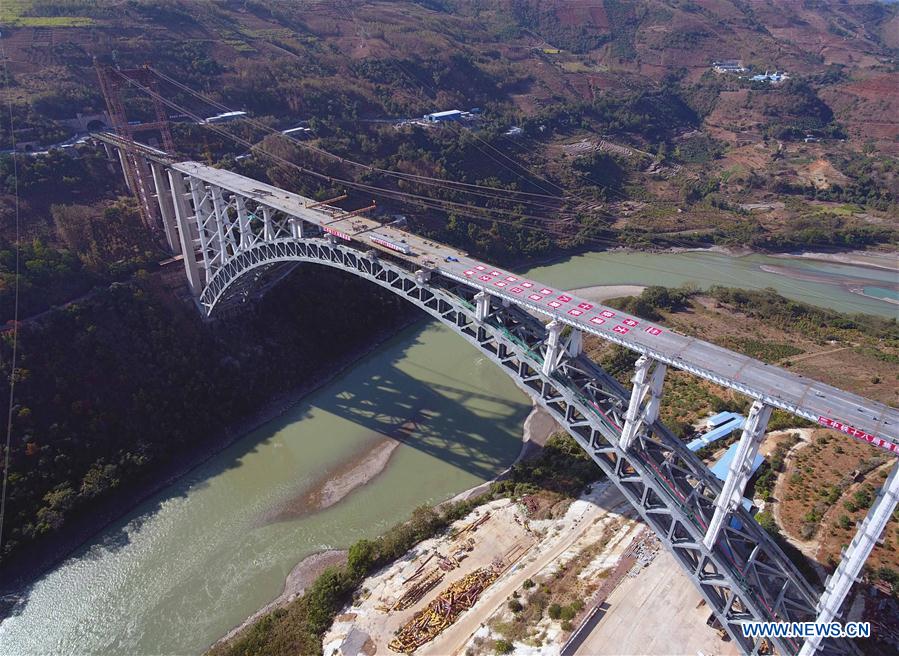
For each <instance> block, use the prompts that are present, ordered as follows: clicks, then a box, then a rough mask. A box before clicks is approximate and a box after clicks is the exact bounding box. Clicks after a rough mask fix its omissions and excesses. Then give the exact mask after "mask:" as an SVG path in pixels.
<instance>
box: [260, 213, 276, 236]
mask: <svg viewBox="0 0 899 656" xmlns="http://www.w3.org/2000/svg"><path fill="white" fill-rule="evenodd" d="M262 238H263V239H264V240H265V241H271V240H273V239H274V238H275V227H274V226H273V225H272V209H271V208H270V207H266V206H265V205H263V206H262Z"/></svg>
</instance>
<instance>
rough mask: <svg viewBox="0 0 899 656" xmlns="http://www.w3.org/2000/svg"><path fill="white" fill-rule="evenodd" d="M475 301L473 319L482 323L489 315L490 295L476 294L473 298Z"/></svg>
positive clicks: (485, 293)
mask: <svg viewBox="0 0 899 656" xmlns="http://www.w3.org/2000/svg"><path fill="white" fill-rule="evenodd" d="M474 301H475V318H476V319H477V320H478V321H481V322H484V321H486V320H487V317H488V316H489V315H490V294H488V293H487V292H478V293H477V294H475V297H474Z"/></svg>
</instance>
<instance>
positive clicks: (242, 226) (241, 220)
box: [234, 194, 253, 250]
mask: <svg viewBox="0 0 899 656" xmlns="http://www.w3.org/2000/svg"><path fill="white" fill-rule="evenodd" d="M234 204H235V206H236V207H237V229H238V230H239V231H240V250H245V249H247V248H249V247H250V246H252V245H253V232H252V230H250V215H249V213H247V204H246V201H244V198H243V196H241V195H239V194H238V195H236V196H235V197H234Z"/></svg>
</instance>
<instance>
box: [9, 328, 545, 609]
mask: <svg viewBox="0 0 899 656" xmlns="http://www.w3.org/2000/svg"><path fill="white" fill-rule="evenodd" d="M433 326H434V323H433V322H422V323H419V324H416V325H413V326H412V327H410V328H407V329H406V330H404V331H402V332H401V333H399V334H398V335H397V336H395V337H394V338H392V339H390V340H388V341H387V342H386V343H385V344H384V345H382V346H380V347H379V348H378V349H377V350H376V351H375V352H373V353H372V354H370V355H368V356H366V357H364V358H362V359H361V360H360V361H359V362H358V363H356V364H354V365H352V366H351V367H350V368H348V369H347V371H346V372H344V373H342V374H341V375H339V376H338V377H337V378H336V379H335V380H334V381H332V382H330V383H327V384H326V385H325V386H323V387H322V388H321V389H319V390H317V391H314V392H312V393H311V394H308V395H306V396H304V397H303V398H300V399H298V400H297V404H296V405H294V406H293V407H292V408H290V409H288V410H287V411H286V412H285V413H284V414H282V415H281V416H279V417H276V418H274V419H272V420H270V421H267V422H266V423H264V424H263V425H262V426H261V427H260V428H258V429H256V430H254V431H252V432H250V433H249V434H247V435H245V436H243V437H241V438H239V439H238V440H237V441H235V442H234V443H233V444H231V445H230V446H228V447H226V448H224V449H223V450H221V451H219V452H217V453H214V454H212V455H211V456H210V457H209V458H208V459H207V460H205V461H204V462H202V463H200V464H199V465H197V466H196V467H194V468H193V469H192V470H190V471H188V472H187V473H185V474H183V475H181V476H179V477H178V478H177V479H176V480H175V481H174V482H173V483H171V484H169V485H168V486H167V487H165V488H164V489H163V490H162V491H160V492H157V493H156V494H154V495H152V496H151V497H150V498H148V499H146V500H144V501H142V502H141V503H140V504H139V505H138V506H137V507H136V508H134V509H133V510H132V511H131V512H129V513H127V514H126V515H124V516H123V517H121V518H120V519H118V520H116V521H115V522H114V523H113V524H111V525H110V526H108V527H107V528H105V529H104V530H103V531H101V532H100V533H99V534H97V535H94V536H92V537H89V538H88V540H87V541H86V542H85V543H84V544H83V545H82V546H80V547H79V548H77V549H76V550H75V551H74V552H73V553H72V554H71V555H70V556H69V557H68V558H67V559H66V560H65V561H63V562H62V563H61V564H60V565H59V566H58V567H64V566H65V565H66V564H67V563H71V562H72V560H73V559H75V560H79V561H88V562H89V561H99V560H101V559H103V558H104V557H106V556H108V555H109V554H110V553H115V552H118V551H120V550H122V549H125V548H127V547H128V546H129V545H130V544H131V542H132V536H135V535H137V534H138V533H139V532H140V531H141V530H142V528H144V527H145V526H147V525H148V524H150V523H151V522H152V520H153V519H154V518H155V517H156V515H157V514H158V513H159V511H160V510H161V509H162V508H163V507H164V506H166V505H168V504H169V503H171V502H173V501H177V500H179V499H187V498H188V497H189V496H190V495H192V494H196V493H197V492H198V491H201V490H203V489H205V488H208V487H209V486H210V485H211V483H212V481H213V480H215V479H216V478H217V477H218V476H220V475H221V474H223V473H225V472H227V471H229V470H231V469H236V468H239V467H241V466H242V464H243V462H244V461H245V459H247V458H248V457H251V456H252V455H253V454H258V453H260V452H262V451H263V450H265V449H270V448H272V446H271V444H270V443H269V442H270V440H271V439H272V438H274V437H275V436H276V435H277V434H278V433H279V432H280V431H282V430H283V429H284V428H286V427H288V426H290V425H292V424H295V423H298V422H302V421H304V420H309V419H312V418H313V417H314V415H315V414H316V413H319V412H325V413H329V414H332V415H334V416H336V417H339V418H341V419H343V420H346V421H348V422H351V423H353V424H355V425H357V426H361V427H363V428H364V429H365V430H366V431H368V432H370V433H371V439H372V441H374V440H376V439H378V438H384V437H387V438H392V439H398V440H400V441H401V442H402V443H403V444H404V445H407V446H409V447H412V448H414V449H417V450H419V451H422V452H424V453H426V454H427V455H429V456H431V457H433V458H436V459H439V460H440V461H442V462H444V463H447V464H449V465H451V466H453V467H456V468H458V469H460V470H462V471H464V472H467V473H469V474H471V475H473V476H475V477H477V478H480V479H484V480H489V479H491V478H493V477H495V476H496V475H497V474H498V473H500V472H501V471H502V470H503V469H505V468H506V467H507V466H508V465H509V464H510V463H511V462H512V461H513V460H514V459H515V457H516V456H517V455H518V453H519V451H520V449H521V437H522V426H523V423H524V419H525V418H526V417H527V414H528V413H529V411H530V403H529V402H528V400H527V399H526V397H525V395H524V393H523V392H520V391H517V388H514V384H513V383H512V382H511V381H508V380H507V379H505V374H504V373H502V372H500V371H499V370H498V369H496V367H495V365H494V364H493V363H491V362H489V361H486V359H484V360H483V361H481V359H482V358H483V357H484V356H482V355H480V354H478V353H477V352H476V351H475V350H474V349H472V347H470V346H469V345H467V344H465V343H464V342H463V341H462V340H461V339H460V338H459V337H458V336H456V335H438V337H439V338H440V339H437V340H434V339H433V335H431V334H428V331H432V330H433V329H434V328H433ZM435 341H436V344H435ZM433 348H441V349H447V350H449V351H450V352H449V355H447V351H445V352H444V353H443V354H442V356H441V357H435V358H433V359H431V358H430V357H425V358H423V357H422V356H421V353H422V349H425V352H426V351H427V350H430V349H433ZM413 350H418V351H419V352H418V353H415V354H413V355H411V356H410V352H411V351H413ZM465 361H468V362H472V361H474V364H473V366H459V363H460V362H462V363H464V362H465ZM485 368H489V369H492V370H493V371H490V372H489V373H486V372H485V371H484V369H485ZM468 371H473V373H474V376H475V378H473V379H471V380H466V379H464V378H463V377H464V375H465V373H466V372H468ZM454 372H455V373H456V374H457V375H456V376H454V375H453V374H454ZM504 379H505V380H504ZM497 381H501V383H500V384H499V385H497ZM493 388H495V389H496V391H492V389H493ZM513 389H515V390H516V391H514V392H512V391H511V390H513ZM302 439H328V436H327V435H320V434H319V435H317V434H314V432H313V431H310V432H309V434H307V435H304V436H303V437H302ZM389 466H390V465H389V464H388V468H389ZM247 499H248V502H250V501H252V493H250V494H248V495H247ZM338 503H339V502H338ZM113 512H114V511H113ZM154 530H155V529H154ZM4 587H6V586H4ZM32 587H33V586H28V588H27V589H25V590H20V591H19V592H17V594H16V597H17V599H16V600H15V603H14V604H12V605H13V607H12V608H9V607H8V606H7V607H6V608H2V607H3V606H4V605H5V604H2V603H0V618H2V617H3V616H5V615H7V614H16V613H17V612H18V611H19V610H20V609H21V608H22V607H23V606H24V604H25V603H26V602H27V598H28V595H29V593H30V591H31V588H32ZM4 611H6V612H4Z"/></svg>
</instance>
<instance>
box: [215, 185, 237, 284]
mask: <svg viewBox="0 0 899 656" xmlns="http://www.w3.org/2000/svg"><path fill="white" fill-rule="evenodd" d="M209 191H210V193H211V194H212V209H213V211H214V212H215V231H216V235H217V237H218V245H219V252H220V254H221V257H220V260H219V262H220V264H221V266H225V262H226V261H227V260H228V256H229V253H228V246H229V245H230V246H231V255H234V254H236V253H237V243H236V242H235V240H234V235H232V234H231V222H230V220H229V219H228V205H227V204H226V203H225V199H224V197H223V196H222V189H221V187H216V186H215V185H209Z"/></svg>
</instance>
